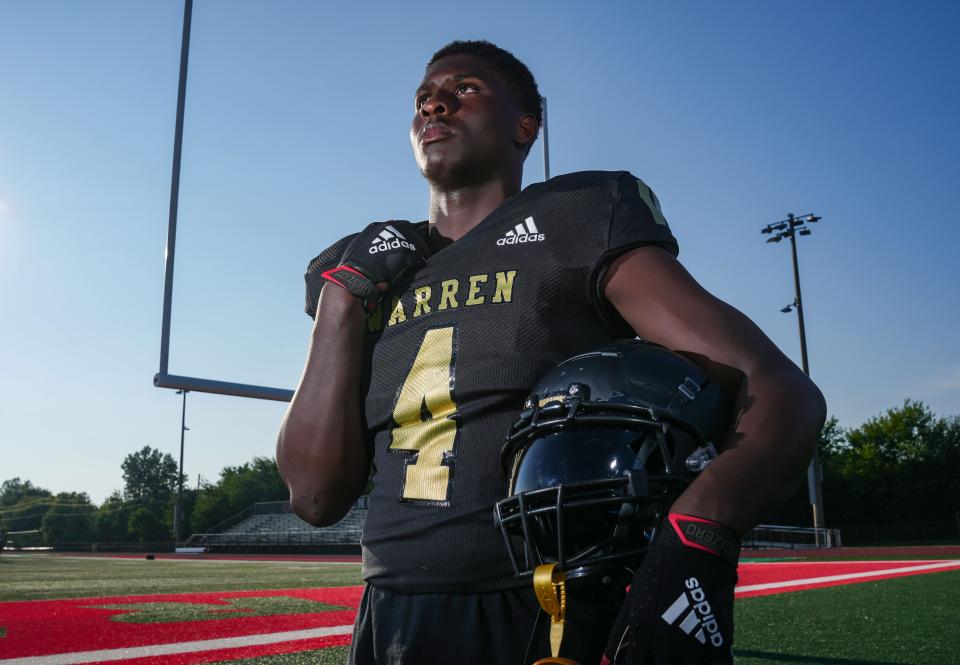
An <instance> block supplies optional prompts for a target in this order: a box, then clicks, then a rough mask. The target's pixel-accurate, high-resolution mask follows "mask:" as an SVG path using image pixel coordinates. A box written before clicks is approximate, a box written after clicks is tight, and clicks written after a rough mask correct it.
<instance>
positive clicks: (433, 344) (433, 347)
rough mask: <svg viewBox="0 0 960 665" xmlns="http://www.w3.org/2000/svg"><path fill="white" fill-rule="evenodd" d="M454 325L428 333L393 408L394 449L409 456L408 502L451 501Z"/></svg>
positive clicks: (454, 432)
mask: <svg viewBox="0 0 960 665" xmlns="http://www.w3.org/2000/svg"><path fill="white" fill-rule="evenodd" d="M453 342H454V329H453V327H452V326H451V327H447V328H434V329H432V330H428V331H427V334H426V335H424V338H423V343H422V344H421V345H420V349H419V350H418V351H417V357H416V358H415V359H414V361H413V366H412V367H411V368H410V373H409V374H407V378H406V380H405V381H404V382H403V386H402V387H401V388H400V394H399V396H398V397H397V404H396V406H395V407H394V409H393V421H394V422H395V423H396V424H397V427H394V428H393V430H392V431H391V442H390V451H391V452H396V453H402V454H407V455H409V456H410V457H409V459H408V460H407V463H406V465H405V467H404V474H405V475H404V481H403V493H402V500H403V501H412V502H421V501H423V502H429V503H447V501H448V499H449V497H448V492H449V488H450V470H451V465H452V461H453V448H454V442H455V440H456V436H457V421H456V420H455V419H454V417H455V416H456V415H457V405H456V403H455V402H454V401H453V376H454V374H453Z"/></svg>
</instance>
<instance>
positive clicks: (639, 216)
mask: <svg viewBox="0 0 960 665" xmlns="http://www.w3.org/2000/svg"><path fill="white" fill-rule="evenodd" d="M643 245H656V246H658V247H662V248H663V249H665V250H666V251H668V252H670V254H672V255H673V256H677V254H679V252H680V249H679V247H678V245H677V240H676V238H674V237H673V233H672V232H671V231H670V226H669V225H668V224H667V219H666V218H665V217H664V216H663V211H662V210H661V209H660V201H659V200H658V199H657V195H656V194H654V193H653V190H652V189H650V187H649V186H648V185H647V183H645V182H644V181H643V180H641V179H640V178H637V177H636V176H634V175H633V174H631V173H624V174H623V175H621V176H620V178H619V179H618V180H617V194H616V200H615V201H614V205H613V213H612V214H611V216H610V229H609V233H608V236H607V247H606V252H605V253H604V255H603V257H601V261H606V262H607V263H609V262H610V261H612V260H613V259H615V258H616V257H617V256H619V255H620V254H623V253H625V252H627V251H629V250H631V249H634V248H636V247H641V246H643Z"/></svg>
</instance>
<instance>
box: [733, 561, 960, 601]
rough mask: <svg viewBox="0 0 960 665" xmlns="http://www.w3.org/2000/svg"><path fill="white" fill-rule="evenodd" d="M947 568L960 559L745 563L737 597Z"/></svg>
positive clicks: (957, 565)
mask: <svg viewBox="0 0 960 665" xmlns="http://www.w3.org/2000/svg"><path fill="white" fill-rule="evenodd" d="M945 570H960V560H954V561H804V562H796V561H791V562H784V563H779V562H764V563H752V562H744V563H741V564H740V567H739V568H738V569H737V573H738V575H739V577H740V584H739V585H738V586H737V588H736V596H737V598H748V597H751V596H766V595H770V594H775V593H786V592H790V591H803V590H806V589H819V588H822V587H830V586H839V585H843V584H856V583H860V582H874V581H877V580H886V579H892V578H894V577H905V576H908V575H924V574H927V573H934V572H940V571H945Z"/></svg>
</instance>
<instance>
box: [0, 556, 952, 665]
mask: <svg viewBox="0 0 960 665" xmlns="http://www.w3.org/2000/svg"><path fill="white" fill-rule="evenodd" d="M938 568H960V561H941V562H939V563H927V564H924V565H922V566H902V567H900V568H888V569H886V570H868V571H864V572H860V573H844V574H842V575H825V576H823V577H808V578H805V579H802V580H787V581H785V582H767V583H766V584H747V585H745V586H738V587H737V588H736V589H734V591H735V592H739V593H746V592H748V591H763V590H765V589H783V588H786V587H794V586H804V585H806V584H824V583H827V582H839V581H842V580H856V579H863V578H866V577H879V576H880V575H893V574H896V573H910V572H915V571H921V570H936V569H938ZM2 662H3V661H0V663H2Z"/></svg>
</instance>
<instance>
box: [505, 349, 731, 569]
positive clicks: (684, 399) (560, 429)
mask: <svg viewBox="0 0 960 665" xmlns="http://www.w3.org/2000/svg"><path fill="white" fill-rule="evenodd" d="M731 415H732V401H731V400H730V399H729V398H728V397H727V395H726V394H725V393H724V392H723V390H722V389H721V387H720V385H719V384H717V383H716V382H715V381H714V380H713V379H711V378H710V376H709V375H708V374H707V373H706V372H705V371H704V370H703V369H701V368H700V367H699V366H698V365H696V364H695V363H693V362H692V361H690V360H688V359H687V358H685V357H683V356H681V355H678V354H676V353H674V352H672V351H670V350H668V349H666V348H664V347H661V346H658V345H656V344H651V343H648V342H643V341H640V340H622V341H618V342H613V343H610V344H609V345H606V346H604V347H602V348H599V349H597V350H595V351H591V352H589V353H584V354H581V355H578V356H575V357H573V358H570V359H568V360H565V361H563V362H562V363H560V364H559V365H558V366H557V367H556V368H554V369H553V370H551V371H550V372H548V373H547V374H546V375H545V376H544V377H543V378H542V379H541V380H540V382H539V383H538V384H537V385H536V387H534V388H533V391H532V393H531V394H530V396H529V398H528V399H527V401H526V402H525V404H524V409H523V411H522V412H521V413H520V417H519V419H518V420H517V421H516V423H515V424H514V425H513V427H512V428H511V431H510V434H509V436H508V437H507V443H506V445H505V446H504V449H503V456H502V461H503V464H504V472H505V473H506V474H508V477H509V482H510V485H509V494H510V495H511V496H509V497H507V498H506V499H503V500H502V501H499V502H498V503H497V505H496V507H495V518H496V521H497V523H498V525H499V526H500V529H501V531H502V532H503V537H504V540H505V542H506V545H507V549H508V551H509V553H510V559H511V561H512V562H513V566H514V569H515V570H516V573H517V574H518V575H529V574H531V573H532V571H533V570H534V569H535V568H536V567H537V566H538V565H540V564H542V563H557V564H558V567H559V568H560V569H561V570H564V571H566V573H567V577H568V578H571V579H574V578H577V577H588V576H591V575H592V574H593V573H596V572H600V571H604V574H603V576H602V579H603V580H604V581H605V582H606V583H609V582H610V581H611V580H612V579H617V578H622V577H623V576H624V575H622V574H621V573H629V571H630V570H631V569H632V568H633V567H634V566H635V565H636V563H637V562H638V561H639V559H640V558H641V557H642V555H643V554H644V553H645V551H646V549H647V547H648V546H649V543H650V542H651V541H652V540H653V537H654V535H655V530H656V528H657V527H658V525H659V524H660V521H661V519H662V517H663V516H664V515H665V514H666V511H667V510H668V508H669V507H670V505H671V504H672V503H673V501H674V499H676V498H677V496H679V495H680V493H681V492H683V490H684V488H686V486H687V485H688V484H689V483H690V481H691V480H692V479H693V478H694V477H695V475H696V474H697V473H699V472H700V471H701V470H702V469H703V468H704V467H705V466H706V465H707V464H708V463H709V462H710V460H712V459H713V458H714V457H716V455H717V450H716V445H715V444H716V443H718V442H719V441H720V439H721V438H722V437H723V436H724V434H725V433H726V432H727V429H728V427H729V424H730V418H731ZM591 579H592V577H591Z"/></svg>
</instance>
